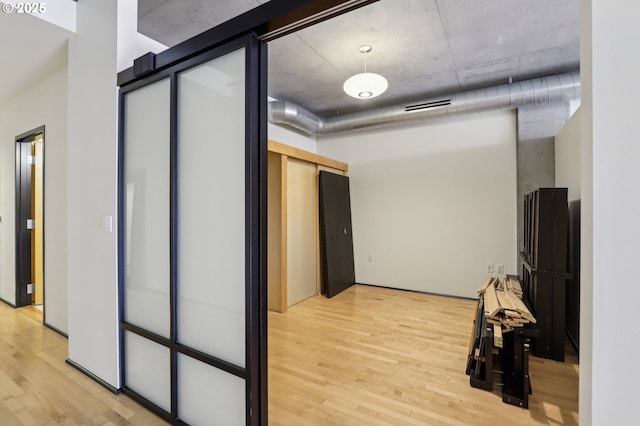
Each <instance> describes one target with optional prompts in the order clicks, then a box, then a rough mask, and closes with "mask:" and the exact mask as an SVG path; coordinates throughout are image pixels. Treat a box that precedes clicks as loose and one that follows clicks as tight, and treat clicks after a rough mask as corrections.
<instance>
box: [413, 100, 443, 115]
mask: <svg viewBox="0 0 640 426" xmlns="http://www.w3.org/2000/svg"><path fill="white" fill-rule="evenodd" d="M447 105H451V99H442V100H439V101H433V102H424V103H421V104H414V105H407V106H406V107H404V112H415V111H422V110H425V109H431V108H437V107H442V106H447Z"/></svg>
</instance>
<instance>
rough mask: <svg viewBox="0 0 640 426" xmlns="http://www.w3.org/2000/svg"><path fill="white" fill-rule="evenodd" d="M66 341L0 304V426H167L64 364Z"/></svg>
mask: <svg viewBox="0 0 640 426" xmlns="http://www.w3.org/2000/svg"><path fill="white" fill-rule="evenodd" d="M66 359H67V339H65V338H64V337H63V336H61V335H59V334H57V333H56V332H54V331H52V330H50V329H48V328H46V327H44V326H43V325H42V324H41V323H39V322H38V321H37V320H36V319H34V313H33V312H31V308H29V307H27V308H21V309H13V308H11V307H10V306H8V305H6V304H4V303H0V424H2V425H3V426H14V425H16V426H17V425H34V426H35V425H38V426H40V425H58V424H64V425H120V424H127V425H145V426H146V425H164V424H166V423H165V422H164V421H163V420H161V419H160V418H158V417H156V416H155V415H154V414H152V413H150V412H149V411H147V410H146V409H144V408H143V407H141V406H140V405H139V404H137V403H136V402H134V401H132V400H131V399H129V398H128V397H126V396H124V395H114V394H113V393H111V392H110V391H108V390H107V389H105V388H103V387H102V386H100V385H98V384H96V382H94V381H93V380H91V379H90V378H88V377H86V376H85V375H83V374H82V373H80V372H79V371H77V370H75V369H74V368H72V367H71V366H69V365H67V364H66V363H65V360H66Z"/></svg>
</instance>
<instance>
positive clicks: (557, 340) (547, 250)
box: [520, 188, 571, 361]
mask: <svg viewBox="0 0 640 426" xmlns="http://www.w3.org/2000/svg"><path fill="white" fill-rule="evenodd" d="M524 212H525V215H524V233H525V234H524V252H522V253H521V254H520V256H521V258H522V262H523V266H522V276H521V279H522V283H523V291H524V293H525V296H526V298H527V299H528V301H529V305H530V306H531V308H532V309H533V311H534V312H533V313H534V315H535V317H536V320H537V321H538V322H537V324H536V326H537V328H538V329H539V331H540V335H539V337H537V338H536V339H535V340H534V341H533V353H534V354H535V355H536V356H538V357H541V358H549V359H553V360H557V361H564V333H565V308H566V283H567V279H568V278H570V277H571V275H570V274H569V273H567V272H566V267H567V226H568V220H567V216H568V214H567V188H540V189H538V190H536V191H534V192H532V193H530V194H527V195H526V196H525V200H524Z"/></svg>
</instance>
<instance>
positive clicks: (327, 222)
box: [319, 171, 356, 297]
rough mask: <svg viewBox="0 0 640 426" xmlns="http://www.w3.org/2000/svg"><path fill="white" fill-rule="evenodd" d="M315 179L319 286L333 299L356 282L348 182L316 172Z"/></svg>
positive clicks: (345, 178) (330, 174)
mask: <svg viewBox="0 0 640 426" xmlns="http://www.w3.org/2000/svg"><path fill="white" fill-rule="evenodd" d="M319 179H320V181H319V184H320V186H319V197H320V200H319V201H320V243H321V248H320V249H321V254H322V272H323V273H322V277H323V286H324V289H325V291H326V294H327V297H333V296H335V295H336V294H338V293H340V292H342V291H344V290H346V289H347V288H349V287H351V286H352V285H353V284H355V281H356V278H355V268H354V260H353V234H352V229H351V201H350V198H349V178H348V177H347V176H342V175H337V174H335V173H330V172H326V171H320V174H319Z"/></svg>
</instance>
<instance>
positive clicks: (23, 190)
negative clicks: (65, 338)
mask: <svg viewBox="0 0 640 426" xmlns="http://www.w3.org/2000/svg"><path fill="white" fill-rule="evenodd" d="M40 135H42V159H41V161H42V200H41V202H42V223H41V224H40V225H39V226H41V227H42V286H43V292H42V304H43V323H44V322H46V313H45V312H44V311H45V310H46V305H45V295H44V281H45V278H44V257H45V251H44V247H45V235H44V229H45V228H44V225H45V219H44V217H45V214H44V200H45V173H44V171H45V161H44V156H45V155H44V152H45V148H44V143H45V126H44V125H43V126H40V127H36V128H35V129H32V130H29V131H28V132H25V133H22V134H20V135H18V136H16V137H15V157H16V163H15V172H16V173H15V185H16V189H15V199H16V200H15V204H16V205H15V226H14V227H15V260H16V262H15V267H16V269H15V271H16V278H15V283H16V299H15V306H16V307H22V306H28V305H31V304H32V295H31V293H27V284H29V283H33V281H34V279H35V277H34V276H33V275H32V264H33V261H34V259H33V258H32V246H33V244H34V237H33V236H32V235H31V231H30V230H27V229H26V220H27V216H28V217H29V218H31V219H34V218H33V217H31V211H32V209H33V206H32V196H34V195H35V194H32V180H33V179H34V178H35V176H33V173H32V167H31V165H28V164H27V156H28V155H31V154H27V150H25V149H22V148H24V145H25V144H31V143H32V142H34V141H36V140H37V138H38V136H40ZM29 152H30V151H29ZM26 211H28V212H29V213H28V214H26V213H25V212H26ZM27 240H28V242H27ZM25 244H28V248H26V247H25ZM27 253H28V254H27Z"/></svg>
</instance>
